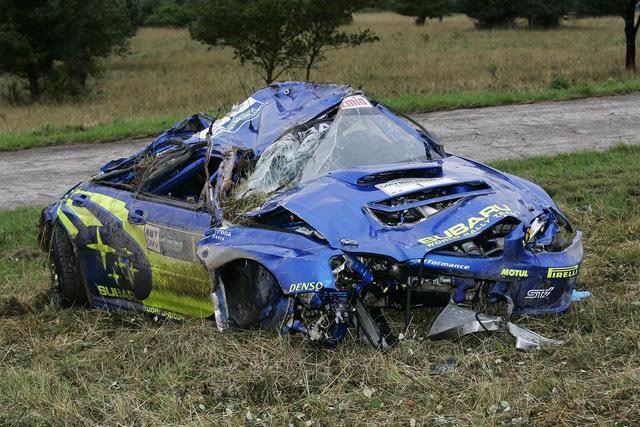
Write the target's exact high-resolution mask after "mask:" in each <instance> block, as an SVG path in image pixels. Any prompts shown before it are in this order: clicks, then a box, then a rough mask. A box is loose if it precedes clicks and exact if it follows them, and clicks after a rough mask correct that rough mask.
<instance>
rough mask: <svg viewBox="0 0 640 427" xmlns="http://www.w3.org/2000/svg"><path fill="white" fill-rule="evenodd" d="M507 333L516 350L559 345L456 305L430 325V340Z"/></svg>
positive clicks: (442, 313) (526, 330)
mask: <svg viewBox="0 0 640 427" xmlns="http://www.w3.org/2000/svg"><path fill="white" fill-rule="evenodd" d="M500 331H504V332H509V333H510V334H511V335H513V336H514V337H515V338H516V348H517V349H518V350H522V351H533V350H538V349H539V348H540V346H541V345H550V344H554V345H561V344H564V343H563V342H562V341H558V340H552V339H549V338H545V337H543V336H541V335H538V334H536V333H535V332H532V331H530V330H528V329H526V328H522V327H520V326H517V325H515V324H513V323H511V322H508V321H505V320H504V319H503V318H502V317H498V316H490V315H488V314H484V313H478V312H476V311H474V310H470V309H468V308H465V307H461V306H459V305H456V304H448V305H447V306H446V307H445V308H444V309H443V310H442V312H441V313H440V314H439V315H438V317H437V318H436V320H435V321H434V322H433V324H432V325H431V330H430V331H429V338H430V339H432V340H441V339H456V338H460V337H461V336H464V335H467V334H471V333H474V332H500Z"/></svg>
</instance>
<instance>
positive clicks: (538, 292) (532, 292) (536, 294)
mask: <svg viewBox="0 0 640 427" xmlns="http://www.w3.org/2000/svg"><path fill="white" fill-rule="evenodd" d="M554 289H555V287H553V286H552V287H550V288H547V289H529V290H528V291H527V296H526V297H524V299H540V298H547V297H548V296H549V295H550V294H551V292H553V290H554Z"/></svg>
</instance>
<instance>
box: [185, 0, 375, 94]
mask: <svg viewBox="0 0 640 427" xmlns="http://www.w3.org/2000/svg"><path fill="white" fill-rule="evenodd" d="M357 4H358V2H349V1H346V0H326V1H323V2H318V1H314V0H254V1H245V0H202V3H201V4H200V7H199V9H198V10H199V13H198V15H197V17H196V19H195V20H194V21H193V22H192V23H191V24H190V26H189V30H190V32H191V37H193V38H194V39H196V40H199V41H201V42H203V43H206V44H209V45H212V46H228V47H231V48H233V51H234V54H235V57H236V58H238V59H239V60H240V63H241V64H245V63H247V62H249V63H251V64H253V65H254V66H256V67H257V68H258V69H259V70H260V72H261V76H262V78H263V79H264V81H265V82H266V83H267V84H269V83H271V82H272V81H274V80H275V79H277V78H278V77H279V76H280V75H281V74H282V73H283V72H284V71H286V70H288V69H291V68H305V69H306V70H307V78H308V77H309V73H310V70H311V68H312V67H313V65H314V64H316V63H317V62H318V61H321V60H323V59H324V53H325V52H326V50H328V49H331V48H338V47H341V46H346V45H349V46H356V45H358V44H360V43H364V42H367V41H373V40H375V39H376V38H375V36H374V35H373V34H371V33H370V32H369V31H368V30H365V31H362V32H359V33H353V34H347V33H345V32H343V31H341V30H339V27H340V26H341V25H344V24H347V23H349V22H351V20H352V13H353V11H354V10H356V7H357Z"/></svg>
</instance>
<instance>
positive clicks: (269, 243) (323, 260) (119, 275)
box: [43, 82, 583, 318]
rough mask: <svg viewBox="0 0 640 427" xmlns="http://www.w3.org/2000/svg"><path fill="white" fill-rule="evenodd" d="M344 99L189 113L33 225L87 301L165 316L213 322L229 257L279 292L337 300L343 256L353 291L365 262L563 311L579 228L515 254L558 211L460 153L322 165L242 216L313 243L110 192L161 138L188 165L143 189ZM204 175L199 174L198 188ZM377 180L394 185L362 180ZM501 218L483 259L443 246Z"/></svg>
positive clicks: (318, 91) (295, 87)
mask: <svg viewBox="0 0 640 427" xmlns="http://www.w3.org/2000/svg"><path fill="white" fill-rule="evenodd" d="M353 92H354V91H353V89H352V88H350V87H349V86H345V85H342V86H338V85H316V84H311V83H302V82H291V83H282V84H275V85H272V86H269V87H267V88H265V89H262V90H260V91H258V92H256V93H255V94H254V95H252V97H251V98H249V99H248V100H247V101H245V102H244V103H242V104H240V105H239V106H237V107H236V108H234V109H233V110H232V112H231V113H230V114H228V115H227V116H225V117H224V118H220V119H217V120H214V119H212V118H210V117H208V116H204V115H196V116H192V117H190V118H188V119H186V120H185V121H183V122H179V123H177V124H176V125H174V126H173V127H172V128H171V129H169V130H168V131H166V132H165V133H163V134H162V135H160V136H159V137H158V138H157V139H156V140H155V141H154V142H153V143H151V144H150V145H149V146H148V147H147V148H145V149H144V150H142V151H141V152H139V153H137V154H135V155H134V156H131V157H129V158H124V159H118V160H114V161H112V162H109V163H107V164H105V165H104V166H103V167H102V168H101V170H100V174H102V175H103V176H107V175H108V174H116V175H117V176H116V175H114V178H113V179H111V180H110V182H111V184H113V185H112V186H107V185H103V184H100V183H97V182H95V180H94V181H88V182H85V183H82V184H80V185H79V186H78V187H75V188H74V189H72V190H71V191H70V192H69V193H67V194H66V195H65V196H64V197H63V198H62V199H61V200H60V201H58V202H56V203H54V204H53V205H51V206H49V207H48V208H46V209H45V211H44V214H43V218H44V221H45V222H46V223H56V222H57V223H60V224H61V225H62V226H63V227H64V228H65V229H66V230H67V232H68V233H69V235H70V236H71V237H72V240H73V243H74V246H75V248H76V250H77V254H78V256H79V260H80V264H81V267H82V272H83V275H84V279H85V282H86V285H87V287H88V289H89V291H90V293H91V295H92V298H93V301H92V302H93V305H95V306H98V307H103V308H107V309H116V310H119V309H130V310H137V311H145V312H148V313H152V314H162V315H167V316H174V317H180V316H188V317H214V312H215V313H216V314H215V316H217V317H216V318H218V317H222V318H225V317H226V314H225V313H226V312H227V311H228V307H226V306H225V304H224V301H223V299H224V298H225V297H224V292H220V291H219V290H218V291H217V290H216V289H213V293H214V298H213V302H212V300H211V292H212V288H211V287H212V285H211V280H215V279H212V278H215V274H216V273H215V272H216V271H217V270H218V269H219V268H221V267H223V266H224V265H226V264H228V263H229V262H232V261H234V260H247V259H248V260H253V261H255V262H257V263H259V264H260V265H262V266H264V267H265V268H266V269H267V270H268V271H269V272H270V273H271V274H272V275H273V277H274V278H275V280H276V281H277V283H278V284H279V286H280V287H281V289H282V292H283V294H284V295H285V296H296V295H302V294H318V295H321V294H326V293H327V292H336V295H337V293H340V292H342V291H341V290H340V286H338V284H337V283H336V279H335V273H334V272H333V271H332V266H331V265H332V264H331V262H332V260H333V259H336V258H340V257H344V259H346V260H348V263H349V264H350V266H351V268H352V269H353V270H354V272H357V273H358V274H359V275H360V276H361V282H362V283H361V285H362V286H367V285H369V284H370V283H372V282H375V279H374V278H373V276H372V273H371V272H370V271H369V270H368V269H367V267H365V266H364V265H363V264H362V263H361V262H360V261H358V260H359V259H361V257H367V256H375V257H382V258H385V259H388V260H391V262H393V263H397V264H398V265H402V266H403V268H406V270H407V272H408V274H409V275H410V276H411V277H414V276H415V275H416V274H417V271H419V270H420V271H421V270H422V268H424V270H425V271H427V272H428V273H429V274H431V275H433V276H438V275H443V276H451V277H453V278H454V280H453V282H452V283H453V286H454V288H456V287H457V288H458V289H457V290H456V289H454V293H453V296H452V298H453V299H454V300H455V301H456V302H463V301H464V298H465V289H466V288H467V287H469V286H471V285H470V283H476V284H477V283H482V284H485V283H486V284H487V286H489V295H491V297H492V298H495V299H496V300H498V299H500V300H506V301H508V302H510V303H511V304H512V306H513V310H514V312H515V313H519V314H533V315H538V314H544V313H559V312H562V311H565V310H566V309H568V307H569V305H570V303H571V293H572V291H573V289H574V286H575V280H576V275H577V273H578V269H579V268H580V264H581V262H582V256H583V253H582V241H581V234H580V233H579V232H578V233H575V235H574V236H573V237H572V241H571V242H568V243H567V245H565V247H564V248H563V249H562V250H557V251H553V252H549V251H534V250H532V249H531V248H527V247H526V245H525V244H524V243H523V242H524V241H525V240H526V237H527V236H526V233H527V230H528V228H529V226H530V224H532V222H533V221H534V220H535V219H536V218H538V217H541V216H546V217H548V218H550V220H549V221H550V225H549V226H548V227H547V231H546V233H547V234H548V235H549V236H547V237H549V238H552V237H553V236H552V234H554V233H555V232H557V228H558V227H559V225H557V224H556V220H555V219H554V218H557V221H562V220H564V221H566V218H565V217H564V216H563V214H562V213H561V211H560V209H559V208H558V207H557V206H556V205H555V203H554V202H553V201H552V200H551V198H550V197H549V196H548V195H547V194H546V193H545V192H544V191H543V190H542V189H541V188H540V187H538V186H537V185H535V184H533V183H530V182H528V181H526V180H524V179H522V178H518V177H515V176H512V175H509V174H506V173H502V172H500V171H497V170H495V169H493V168H490V167H488V166H486V165H483V164H481V163H477V162H474V161H472V160H469V159H465V158H462V157H457V156H453V155H447V156H445V157H443V158H436V159H433V160H426V161H424V162H419V163H416V162H408V163H402V164H393V165H380V166H375V165H373V166H366V167H360V168H352V169H347V170H337V171H331V172H329V173H326V174H324V175H322V176H319V177H316V178H315V179H312V180H309V181H306V182H303V183H301V184H299V185H297V186H295V187H293V188H291V189H289V190H287V191H284V192H282V193H279V194H276V195H275V196H273V197H271V198H269V199H268V200H267V201H266V202H265V203H264V204H262V205H261V206H260V207H259V208H257V209H254V210H252V211H250V212H247V213H246V217H248V218H254V219H260V218H264V217H267V216H269V215H271V214H273V213H274V212H279V211H281V210H284V211H285V212H288V213H291V214H293V215H295V216H296V217H298V218H299V219H300V220H301V221H303V222H304V223H305V224H307V225H308V226H309V227H310V228H312V229H313V230H315V231H317V234H318V235H319V236H320V237H318V236H308V235H302V234H300V233H297V232H294V231H291V230H287V229H282V228H280V229H277V228H273V227H271V228H270V227H260V226H248V225H239V224H229V223H228V222H226V221H225V220H224V218H223V217H222V216H221V213H220V212H219V211H216V210H215V209H206V208H203V207H202V206H198V207H188V206H184V205H181V204H179V203H178V204H176V203H171V202H169V201H167V200H164V199H162V198H153V197H146V198H145V197H142V196H141V195H140V194H136V193H135V192H132V191H128V190H123V189H118V188H117V185H118V184H122V183H126V182H129V181H131V180H132V179H133V177H134V175H135V173H136V172H135V167H136V165H137V164H139V162H140V159H142V158H144V157H145V156H148V155H158V154H161V153H163V152H166V151H168V150H170V149H171V148H172V147H173V146H175V144H177V143H172V142H171V141H175V140H176V139H178V140H179V141H181V144H183V145H184V146H190V147H193V153H194V154H193V160H192V161H191V163H189V165H188V166H186V167H184V168H182V169H180V170H178V171H176V173H175V174H173V175H171V176H170V177H169V178H167V179H166V180H164V181H162V182H160V183H159V184H158V185H156V186H155V187H154V188H153V191H154V192H156V193H158V194H160V193H161V194H168V195H171V192H172V191H173V190H172V189H174V188H177V187H178V186H180V185H182V184H183V183H184V182H185V180H186V179H187V178H189V177H191V176H192V174H193V173H194V171H196V170H199V169H201V168H202V167H203V166H204V165H205V157H207V156H209V157H211V158H214V159H217V160H216V161H217V162H222V161H223V159H224V158H225V155H226V153H228V152H229V151H230V150H232V149H241V150H243V151H250V152H251V153H252V154H253V156H254V157H255V158H259V157H260V156H261V154H262V153H263V152H264V150H265V149H266V148H268V147H269V146H270V145H271V144H273V143H274V142H275V141H277V140H278V139H279V138H280V137H282V135H283V134H285V133H286V132H287V131H289V130H291V129H293V128H296V127H297V126H300V125H304V124H306V123H307V122H309V121H311V120H313V119H316V118H318V117H320V116H321V115H323V114H325V113H326V112H327V111H330V110H332V109H335V108H337V107H338V106H339V105H340V104H341V102H342V101H343V100H344V99H345V98H346V97H347V96H349V95H350V94H352V93H353ZM375 108H377V109H378V110H379V111H380V112H382V113H383V114H385V115H386V116H387V117H390V118H392V119H393V120H394V121H395V122H397V123H398V124H399V125H401V126H403V127H404V128H405V129H406V131H407V132H411V133H413V134H415V135H416V136H417V137H420V138H421V139H422V140H423V141H424V144H425V146H426V147H427V148H428V149H430V150H433V151H435V150H437V149H438V147H437V144H436V143H435V142H434V141H433V140H432V139H430V138H429V137H428V136H427V135H424V134H421V133H420V132H419V130H416V128H415V127H413V126H411V125H410V124H407V123H406V122H405V121H404V120H402V119H401V118H399V117H397V116H396V115H394V114H393V113H392V112H391V111H389V110H388V109H386V108H385V107H384V106H382V105H379V104H378V105H376V106H375ZM123 170H126V171H125V172H121V171H123ZM218 173H220V172H219V171H213V172H212V175H211V177H210V182H214V181H215V179H216V178H217V174H218ZM384 174H388V175H391V176H394V177H400V178H398V179H396V178H394V179H393V180H391V181H389V182H379V181H376V180H375V179H374V178H375V177H376V176H381V175H384ZM98 177H100V175H98ZM369 177H374V178H372V179H371V180H368V178H369ZM189 179H190V178H189ZM403 180H404V181H403ZM412 180H413V181H412ZM405 184H406V188H404V189H403V185H405ZM394 185H395V186H394ZM416 186H418V187H419V188H418V187H416ZM440 187H442V188H447V189H449V190H447V191H449V192H448V193H447V194H444V195H442V196H439V197H440V198H439V199H434V200H435V201H436V202H439V201H447V200H455V202H454V203H452V204H450V205H449V206H448V207H446V208H444V209H442V210H440V211H439V212H437V213H434V214H433V215H430V216H428V217H426V218H424V219H423V220H420V221H418V222H416V223H411V224H401V225H397V226H389V225H388V224H385V223H384V222H383V221H381V220H380V218H379V217H378V213H380V212H382V214H381V215H384V214H394V215H395V214H398V213H402V212H404V211H406V210H407V209H411V208H417V207H421V206H422V205H424V204H425V203H423V202H422V201H420V200H418V201H413V202H411V203H413V204H409V205H402V204H399V205H395V204H394V203H392V202H390V201H392V200H395V199H397V198H401V197H403V196H408V195H411V194H414V193H416V191H422V190H425V191H431V190H432V189H439V188H440ZM434 200H430V202H434ZM376 212H377V213H376ZM503 223H509V224H517V225H516V226H514V227H513V228H512V230H511V231H510V232H509V234H508V235H506V236H505V237H504V250H502V251H501V253H499V254H497V255H495V256H477V255H467V256H461V255H460V254H459V253H457V254H456V253H452V252H451V251H449V250H448V249H447V248H450V247H451V246H452V245H454V246H455V245H456V244H461V242H467V241H471V240H473V239H476V238H479V237H480V236H482V235H483V233H486V232H488V231H490V230H492V229H493V228H494V227H497V226H499V225H501V224H503ZM554 224H555V225H554ZM554 227H555V228H554ZM544 237H545V236H544V235H543V236H541V237H540V238H544ZM359 286H360V285H359ZM214 288H215V286H214ZM218 289H219V288H218ZM340 295H342V293H340ZM347 297H349V296H347ZM349 298H350V297H349ZM272 310H276V311H280V312H281V313H280V314H282V315H284V314H288V313H289V312H290V310H291V307H288V306H287V305H286V304H279V305H277V307H275V308H272ZM171 313H174V314H171ZM176 313H177V314H176Z"/></svg>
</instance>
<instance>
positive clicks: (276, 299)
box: [220, 259, 286, 329]
mask: <svg viewBox="0 0 640 427" xmlns="http://www.w3.org/2000/svg"><path fill="white" fill-rule="evenodd" d="M220 278H221V279H222V283H223V284H224V292H225V297H226V300H227V307H228V310H229V319H230V320H231V321H232V323H233V324H234V325H235V326H237V327H239V328H243V329H244V328H251V327H256V326H258V327H260V328H261V329H268V328H270V327H274V326H275V327H277V326H279V323H281V322H282V320H283V319H284V316H285V315H286V297H285V296H284V294H283V292H282V289H280V286H279V285H278V282H277V281H276V279H275V278H274V277H273V275H272V274H271V273H270V272H269V271H268V270H267V269H266V268H264V267H263V266H262V265H260V264H259V263H257V262H255V261H252V260H247V259H242V260H236V261H233V262H231V263H229V264H227V265H225V266H224V267H223V268H222V269H221V270H220Z"/></svg>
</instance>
